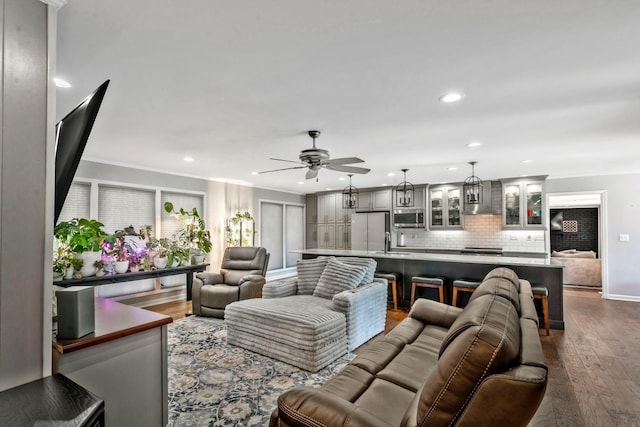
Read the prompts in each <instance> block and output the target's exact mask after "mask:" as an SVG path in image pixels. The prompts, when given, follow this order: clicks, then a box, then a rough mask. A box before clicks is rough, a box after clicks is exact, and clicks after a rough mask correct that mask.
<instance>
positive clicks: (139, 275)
mask: <svg viewBox="0 0 640 427" xmlns="http://www.w3.org/2000/svg"><path fill="white" fill-rule="evenodd" d="M208 265H209V264H207V263H205V264H198V265H186V266H181V267H167V268H160V269H155V270H150V271H137V272H135V273H122V274H111V275H109V276H100V277H97V276H91V277H83V278H81V279H69V280H60V281H58V282H53V284H54V285H56V286H62V287H63V288H68V287H70V286H98V285H108V284H110V283H120V282H131V281H133V280H144V279H155V278H157V277H163V276H175V275H177V274H186V275H187V301H191V287H192V286H193V273H199V272H201V271H204V270H205V269H206V268H207V266H208Z"/></svg>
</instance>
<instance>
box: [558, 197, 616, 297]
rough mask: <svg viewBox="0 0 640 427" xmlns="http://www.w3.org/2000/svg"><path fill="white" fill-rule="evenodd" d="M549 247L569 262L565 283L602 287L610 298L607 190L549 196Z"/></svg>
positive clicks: (593, 287) (567, 263)
mask: <svg viewBox="0 0 640 427" xmlns="http://www.w3.org/2000/svg"><path fill="white" fill-rule="evenodd" d="M547 206H548V209H549V216H548V218H549V224H548V229H549V232H548V233H547V247H548V248H550V253H551V255H552V256H554V257H558V260H559V261H560V262H562V263H563V264H565V268H564V271H563V276H564V281H565V285H568V286H576V287H583V288H591V289H598V288H599V289H600V290H601V293H602V297H603V298H607V281H606V277H607V275H606V261H607V250H606V242H607V240H606V232H607V230H606V221H605V216H606V192H604V191H595V192H583V193H552V194H548V195H547Z"/></svg>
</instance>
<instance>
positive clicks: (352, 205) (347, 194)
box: [342, 174, 358, 209]
mask: <svg viewBox="0 0 640 427" xmlns="http://www.w3.org/2000/svg"><path fill="white" fill-rule="evenodd" d="M352 176H353V174H349V186H348V187H346V188H345V189H344V190H342V207H343V208H344V209H356V208H357V207H358V189H357V188H356V187H354V186H353V185H351V177H352Z"/></svg>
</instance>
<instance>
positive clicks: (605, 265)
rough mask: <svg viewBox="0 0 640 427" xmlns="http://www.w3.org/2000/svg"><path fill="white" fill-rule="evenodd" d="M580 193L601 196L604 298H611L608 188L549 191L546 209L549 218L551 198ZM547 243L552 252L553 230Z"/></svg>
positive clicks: (546, 235) (546, 240) (600, 237)
mask: <svg viewBox="0 0 640 427" xmlns="http://www.w3.org/2000/svg"><path fill="white" fill-rule="evenodd" d="M578 195H598V196H599V197H600V205H599V206H597V207H599V209H598V234H599V236H598V244H599V246H600V248H599V249H600V251H599V252H600V258H601V263H602V264H601V265H602V298H603V299H609V270H608V265H609V249H608V235H609V232H608V229H607V190H597V191H572V192H565V193H547V200H546V210H547V218H551V216H550V212H549V211H550V210H551V203H550V200H551V198H552V197H554V196H578ZM589 207H596V206H593V205H570V206H554V207H553V209H560V208H572V209H576V208H589ZM545 244H546V246H547V248H549V252H551V232H550V230H547V232H546V233H545Z"/></svg>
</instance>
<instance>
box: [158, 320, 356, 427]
mask: <svg viewBox="0 0 640 427" xmlns="http://www.w3.org/2000/svg"><path fill="white" fill-rule="evenodd" d="M168 331H169V332H168V337H169V425H170V426H176V427H177V426H209V427H214V426H266V425H268V424H269V417H270V416H271V412H273V410H274V409H275V408H276V406H277V399H278V396H279V395H280V394H282V393H283V392H284V391H286V390H288V389H290V388H293V387H295V386H299V385H305V386H319V385H322V384H324V383H325V382H326V381H327V380H328V379H329V378H331V377H332V376H334V375H335V374H336V373H337V372H338V371H339V370H340V369H342V367H343V366H344V365H345V364H347V363H348V362H349V361H350V360H351V359H353V357H355V355H354V354H352V353H350V354H346V355H344V356H342V357H341V358H340V359H338V360H336V361H335V362H333V363H332V364H330V365H329V366H328V367H326V368H324V369H323V370H321V371H319V372H316V373H311V372H306V371H303V370H301V369H299V368H297V367H295V366H291V365H288V364H286V363H283V362H279V361H277V360H274V359H270V358H268V357H266V356H262V355H260V354H257V353H253V352H250V351H248V350H245V349H242V348H240V347H235V346H232V345H227V332H226V329H225V327H224V321H223V320H222V319H214V318H206V317H197V316H191V317H187V318H185V319H180V320H177V321H175V322H174V323H172V324H170V325H169V328H168Z"/></svg>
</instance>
